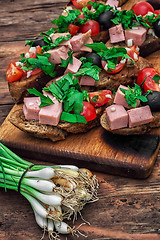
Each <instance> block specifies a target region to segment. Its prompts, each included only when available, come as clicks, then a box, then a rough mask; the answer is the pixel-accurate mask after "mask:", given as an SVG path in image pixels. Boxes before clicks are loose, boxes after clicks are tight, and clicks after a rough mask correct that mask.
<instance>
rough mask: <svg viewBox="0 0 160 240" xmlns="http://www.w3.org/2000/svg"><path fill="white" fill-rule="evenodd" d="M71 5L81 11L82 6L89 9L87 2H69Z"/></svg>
mask: <svg viewBox="0 0 160 240" xmlns="http://www.w3.org/2000/svg"><path fill="white" fill-rule="evenodd" d="M70 1H71V2H72V3H73V5H74V6H75V7H76V8H78V9H82V8H83V7H84V6H87V7H88V8H90V6H91V5H90V4H87V3H88V2H89V0H81V1H78V2H77V0H70ZM91 2H95V0H91Z"/></svg>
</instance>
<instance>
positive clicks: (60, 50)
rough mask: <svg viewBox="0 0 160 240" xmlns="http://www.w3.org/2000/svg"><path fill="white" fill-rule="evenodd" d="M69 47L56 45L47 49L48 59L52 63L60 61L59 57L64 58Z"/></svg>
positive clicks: (66, 56)
mask: <svg viewBox="0 0 160 240" xmlns="http://www.w3.org/2000/svg"><path fill="white" fill-rule="evenodd" d="M68 51H69V49H68V48H67V47H65V46H61V47H57V48H55V49H51V50H49V51H48V52H47V53H50V54H51V56H50V57H49V61H50V62H52V63H53V64H59V63H61V58H62V59H64V60H66V59H67V58H68V57H69V56H68Z"/></svg>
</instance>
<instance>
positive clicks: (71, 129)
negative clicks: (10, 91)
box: [9, 104, 105, 142]
mask: <svg viewBox="0 0 160 240" xmlns="http://www.w3.org/2000/svg"><path fill="white" fill-rule="evenodd" d="M17 108H18V109H17V110H15V112H13V113H12V114H11V116H10V118H9V121H10V122H11V123H12V124H13V125H14V126H15V127H17V128H19V129H20V130H22V131H24V132H26V133H28V134H30V135H33V136H34V137H38V138H48V139H50V140H52V141H53V142H56V141H60V140H64V139H65V138H66V137H67V135H68V134H69V133H75V134H77V133H83V132H88V131H89V130H90V129H92V128H94V127H96V126H99V125H100V116H101V115H102V113H103V111H104V108H105V107H100V108H97V109H96V113H97V117H96V118H95V119H94V120H92V121H90V122H88V123H86V124H85V123H68V122H65V121H60V123H59V124H58V125H57V126H56V127H54V126H50V125H46V124H43V125H42V124H40V123H38V121H36V120H26V119H25V117H24V114H23V104H19V105H18V106H17Z"/></svg>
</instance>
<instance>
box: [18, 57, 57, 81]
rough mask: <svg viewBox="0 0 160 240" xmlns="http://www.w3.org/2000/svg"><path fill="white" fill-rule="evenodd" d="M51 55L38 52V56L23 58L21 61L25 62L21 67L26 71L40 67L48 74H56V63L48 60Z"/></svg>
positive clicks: (52, 75)
mask: <svg viewBox="0 0 160 240" xmlns="http://www.w3.org/2000/svg"><path fill="white" fill-rule="evenodd" d="M49 57H50V54H49V53H44V54H43V55H42V54H39V53H37V55H36V58H22V59H21V60H20V62H22V63H23V64H25V65H24V66H22V67H21V68H22V69H23V70H24V71H29V70H34V69H35V68H40V69H41V70H42V71H43V72H44V73H45V74H46V75H50V76H51V77H54V76H55V74H56V73H55V72H54V69H55V65H54V64H53V63H51V62H49V61H48V58H49Z"/></svg>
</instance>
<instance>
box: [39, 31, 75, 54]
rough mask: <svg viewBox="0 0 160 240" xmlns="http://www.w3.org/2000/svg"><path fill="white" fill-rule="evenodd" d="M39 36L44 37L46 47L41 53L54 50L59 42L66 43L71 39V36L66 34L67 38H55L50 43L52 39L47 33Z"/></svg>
mask: <svg viewBox="0 0 160 240" xmlns="http://www.w3.org/2000/svg"><path fill="white" fill-rule="evenodd" d="M41 35H42V36H43V37H44V41H45V42H46V43H47V45H46V46H43V47H42V52H44V51H46V52H47V51H49V50H50V49H53V48H56V47H57V46H58V45H59V44H60V43H61V42H63V41H67V40H69V39H70V38H71V34H68V35H67V36H61V37H58V38H56V40H55V41H54V43H53V41H52V38H51V36H50V35H49V34H47V33H41Z"/></svg>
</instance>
